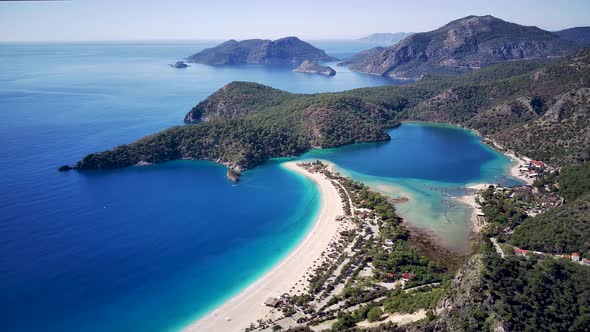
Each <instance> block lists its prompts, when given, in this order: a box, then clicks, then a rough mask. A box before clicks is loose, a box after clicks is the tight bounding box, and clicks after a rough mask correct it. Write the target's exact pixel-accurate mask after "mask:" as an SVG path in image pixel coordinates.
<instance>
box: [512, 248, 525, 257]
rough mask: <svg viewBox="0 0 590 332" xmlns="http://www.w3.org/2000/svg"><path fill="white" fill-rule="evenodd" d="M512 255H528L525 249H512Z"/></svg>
mask: <svg viewBox="0 0 590 332" xmlns="http://www.w3.org/2000/svg"><path fill="white" fill-rule="evenodd" d="M514 253H515V254H517V255H521V256H526V255H527V254H528V253H529V251H528V250H525V249H520V248H514Z"/></svg>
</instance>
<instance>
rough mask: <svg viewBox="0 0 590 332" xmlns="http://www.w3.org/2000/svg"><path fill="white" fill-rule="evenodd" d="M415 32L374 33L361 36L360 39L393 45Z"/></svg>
mask: <svg viewBox="0 0 590 332" xmlns="http://www.w3.org/2000/svg"><path fill="white" fill-rule="evenodd" d="M414 33H415V32H393V33H392V32H384V33H373V34H370V35H368V36H366V37H363V38H360V39H359V40H360V41H363V42H369V43H376V44H383V45H393V44H395V43H397V42H398V41H400V40H402V39H404V38H406V37H407V36H411V35H413V34H414Z"/></svg>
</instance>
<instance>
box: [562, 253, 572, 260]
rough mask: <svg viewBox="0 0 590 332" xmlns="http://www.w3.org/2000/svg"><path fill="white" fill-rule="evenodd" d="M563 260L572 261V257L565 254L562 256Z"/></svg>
mask: <svg viewBox="0 0 590 332" xmlns="http://www.w3.org/2000/svg"><path fill="white" fill-rule="evenodd" d="M561 258H563V259H571V258H572V256H570V255H568V254H563V255H561Z"/></svg>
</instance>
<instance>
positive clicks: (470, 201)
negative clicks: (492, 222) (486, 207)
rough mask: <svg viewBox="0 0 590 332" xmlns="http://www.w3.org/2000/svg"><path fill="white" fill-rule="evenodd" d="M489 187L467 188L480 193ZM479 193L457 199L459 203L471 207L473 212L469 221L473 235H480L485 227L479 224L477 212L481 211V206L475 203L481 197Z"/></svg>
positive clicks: (481, 185) (482, 184)
mask: <svg viewBox="0 0 590 332" xmlns="http://www.w3.org/2000/svg"><path fill="white" fill-rule="evenodd" d="M488 186H489V184H485V183H478V184H474V185H471V186H469V187H467V188H469V189H474V190H477V191H478V192H479V191H480V190H482V189H485V188H487V187H488ZM478 192H476V193H473V194H469V195H465V196H460V197H456V198H455V199H456V200H457V201H459V202H461V203H463V204H465V205H468V206H469V208H470V210H471V216H470V219H469V220H470V221H471V230H472V232H473V233H479V231H481V229H482V228H483V226H485V225H483V224H480V223H478V222H477V212H478V211H480V210H481V209H480V207H479V204H477V202H476V201H475V198H476V197H477V196H478V195H479V194H478Z"/></svg>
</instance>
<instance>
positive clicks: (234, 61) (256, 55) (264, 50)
mask: <svg viewBox="0 0 590 332" xmlns="http://www.w3.org/2000/svg"><path fill="white" fill-rule="evenodd" d="M187 60H188V61H189V62H196V63H203V64H208V65H218V66H221V65H245V64H263V65H287V66H291V67H297V66H299V65H300V64H301V63H303V62H304V61H305V60H309V61H314V62H317V61H335V60H338V59H336V58H333V57H331V56H328V55H327V54H326V52H324V51H323V50H320V49H319V48H316V47H314V46H312V45H310V44H309V43H306V42H304V41H302V40H300V39H299V38H297V37H285V38H281V39H277V40H274V41H273V40H265V39H248V40H243V41H235V40H228V41H226V42H224V43H222V44H219V45H217V46H215V47H212V48H207V49H204V50H202V51H201V52H199V53H196V54H193V55H191V56H189V57H188V58H187Z"/></svg>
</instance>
